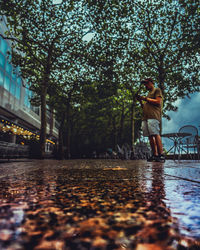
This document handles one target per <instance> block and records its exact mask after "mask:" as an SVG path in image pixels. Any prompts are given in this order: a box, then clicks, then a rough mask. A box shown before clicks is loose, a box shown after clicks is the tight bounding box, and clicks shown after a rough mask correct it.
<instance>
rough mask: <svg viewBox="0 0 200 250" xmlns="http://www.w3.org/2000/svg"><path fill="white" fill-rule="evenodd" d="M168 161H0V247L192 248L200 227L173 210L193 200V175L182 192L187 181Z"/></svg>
mask: <svg viewBox="0 0 200 250" xmlns="http://www.w3.org/2000/svg"><path fill="white" fill-rule="evenodd" d="M181 166H182V165H179V168H180V167H181ZM175 167H177V166H175V165H174V163H173V162H167V163H165V164H160V163H147V162H145V161H117V160H69V161H55V160H45V161H36V160H35V161H32V162H12V163H4V164H0V190H1V191H0V249H10V250H11V249H28V250H29V249H96V250H97V249H136V250H146V249H153V250H156V249H166V250H171V249H200V237H198V229H199V228H200V227H199V228H198V227H197V228H196V231H195V232H196V233H193V231H192V232H191V233H190V234H184V230H182V229H183V228H182V227H183V226H184V227H185V228H186V231H187V230H188V231H189V228H190V227H189V226H190V225H188V224H187V222H186V221H185V222H184V223H182V224H181V222H180V221H179V218H181V216H177V214H178V212H180V213H182V214H183V215H184V212H186V211H184V212H182V210H181V206H182V202H183V201H184V199H185V201H187V200H190V202H192V201H193V199H192V198H191V197H193V198H194V197H196V199H197V202H199V199H198V195H197V194H198V191H199V190H200V185H199V184H198V179H197V178H196V180H197V182H196V183H194V185H195V188H196V189H195V188H194V189H193V194H191V191H192V190H187V192H186V190H185V188H187V185H189V184H188V182H189V183H190V188H191V182H190V181H189V180H187V181H185V180H184V179H185V177H184V178H183V176H181V177H180V176H179V175H177V173H176V172H175V171H176V169H175ZM183 167H184V168H186V166H185V165H184V166H183ZM193 168H197V166H196V165H195V166H194V165H193ZM185 171H186V169H185ZM192 171H193V172H194V169H193V170H192ZM186 172H187V171H186ZM190 172H191V171H190ZM193 172H192V173H193ZM180 178H181V179H180ZM185 183H187V184H185ZM180 184H181V185H183V191H184V192H181V191H180V190H177V186H180ZM172 185H173V186H172ZM184 185H185V186H184ZM173 188H174V189H173ZM175 194H178V197H179V196H180V197H181V202H180V203H179V204H178V201H177V200H176V197H174V196H175ZM171 195H173V197H174V199H172V198H171ZM181 195H182V196H181ZM177 199H178V198H177ZM174 204H175V205H174ZM178 205H179V208H178ZM190 205H191V204H190ZM188 211H190V210H188ZM195 212H196V210H195ZM195 212H193V217H192V218H193V219H194V220H195V221H198V220H199V215H198V214H196V215H195ZM188 220H189V218H188ZM190 223H191V218H190ZM195 223H196V222H194V223H193V224H194V225H195V226H196V225H198V223H199V222H197V223H196V224H195ZM187 226H188V228H187Z"/></svg>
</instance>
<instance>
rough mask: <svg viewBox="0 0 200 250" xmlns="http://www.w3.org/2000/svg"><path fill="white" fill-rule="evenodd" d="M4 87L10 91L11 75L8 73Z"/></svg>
mask: <svg viewBox="0 0 200 250" xmlns="http://www.w3.org/2000/svg"><path fill="white" fill-rule="evenodd" d="M4 88H5V89H6V90H8V91H9V89H10V77H9V76H7V75H6V77H5V80H4Z"/></svg>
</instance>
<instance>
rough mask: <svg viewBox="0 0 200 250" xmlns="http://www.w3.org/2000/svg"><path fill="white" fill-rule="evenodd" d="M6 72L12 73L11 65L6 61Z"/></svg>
mask: <svg viewBox="0 0 200 250" xmlns="http://www.w3.org/2000/svg"><path fill="white" fill-rule="evenodd" d="M6 73H8V74H9V75H11V74H12V65H11V64H10V63H9V62H8V61H7V63H6Z"/></svg>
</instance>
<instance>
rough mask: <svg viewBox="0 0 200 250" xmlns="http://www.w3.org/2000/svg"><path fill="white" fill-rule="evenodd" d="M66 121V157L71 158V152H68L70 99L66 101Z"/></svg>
mask: <svg viewBox="0 0 200 250" xmlns="http://www.w3.org/2000/svg"><path fill="white" fill-rule="evenodd" d="M66 121H67V127H66V130H67V131H66V132H67V135H66V158H67V159H70V158H71V152H70V137H71V129H70V128H71V126H70V101H68V103H67V110H66Z"/></svg>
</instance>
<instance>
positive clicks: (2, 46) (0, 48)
mask: <svg viewBox="0 0 200 250" xmlns="http://www.w3.org/2000/svg"><path fill="white" fill-rule="evenodd" d="M0 46H1V47H0V50H1V52H2V53H3V54H6V52H7V48H8V45H7V42H6V41H5V40H4V39H3V38H1V43H0Z"/></svg>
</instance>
